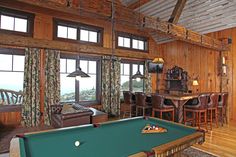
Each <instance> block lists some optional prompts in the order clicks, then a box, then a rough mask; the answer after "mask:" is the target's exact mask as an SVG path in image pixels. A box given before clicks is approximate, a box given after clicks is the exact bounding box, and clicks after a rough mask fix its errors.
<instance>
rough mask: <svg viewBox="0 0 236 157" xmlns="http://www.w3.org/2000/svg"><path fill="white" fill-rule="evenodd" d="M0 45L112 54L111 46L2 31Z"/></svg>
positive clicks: (119, 52)
mask: <svg viewBox="0 0 236 157" xmlns="http://www.w3.org/2000/svg"><path fill="white" fill-rule="evenodd" d="M0 37H1V38H0V45H6V46H19V47H32V48H42V49H45V48H47V49H56V50H61V51H66V52H76V53H86V54H88V53H89V54H97V55H112V52H111V48H105V47H101V46H94V45H88V44H83V43H80V44H78V43H70V42H63V41H55V40H46V39H36V38H32V37H23V36H18V35H12V34H5V33H1V32H0ZM115 55H116V56H118V57H127V58H138V59H153V58H155V57H156V56H155V55H151V54H149V53H143V52H133V51H132V50H131V51H129V50H120V49H116V50H115Z"/></svg>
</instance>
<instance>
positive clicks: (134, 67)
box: [132, 64, 138, 75]
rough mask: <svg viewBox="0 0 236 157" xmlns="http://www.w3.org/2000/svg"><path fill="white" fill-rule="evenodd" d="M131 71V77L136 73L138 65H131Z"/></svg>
mask: <svg viewBox="0 0 236 157" xmlns="http://www.w3.org/2000/svg"><path fill="white" fill-rule="evenodd" d="M132 69H133V71H132V75H134V74H136V72H137V71H138V65H137V64H133V68H132Z"/></svg>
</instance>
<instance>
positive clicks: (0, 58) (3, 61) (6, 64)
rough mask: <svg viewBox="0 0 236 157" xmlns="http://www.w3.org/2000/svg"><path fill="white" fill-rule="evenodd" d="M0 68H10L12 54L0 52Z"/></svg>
mask: <svg viewBox="0 0 236 157" xmlns="http://www.w3.org/2000/svg"><path fill="white" fill-rule="evenodd" d="M0 70H9V71H11V70H12V55H5V54H0Z"/></svg>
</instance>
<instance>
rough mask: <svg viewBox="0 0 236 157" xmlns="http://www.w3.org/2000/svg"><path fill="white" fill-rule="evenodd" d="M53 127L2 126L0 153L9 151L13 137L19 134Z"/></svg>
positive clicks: (0, 128) (0, 130)
mask: <svg viewBox="0 0 236 157" xmlns="http://www.w3.org/2000/svg"><path fill="white" fill-rule="evenodd" d="M50 129H52V127H49V126H44V127H32V128H25V127H21V126H18V127H14V126H8V127H4V126H0V154H2V153H6V152H9V147H10V141H11V139H12V138H13V137H14V136H15V135H17V134H22V133H27V132H34V131H41V130H50Z"/></svg>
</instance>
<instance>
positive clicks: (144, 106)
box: [135, 92, 152, 116]
mask: <svg viewBox="0 0 236 157" xmlns="http://www.w3.org/2000/svg"><path fill="white" fill-rule="evenodd" d="M135 100H136V101H135V102H136V116H138V111H139V109H141V110H142V113H143V116H145V115H146V112H145V111H147V110H148V109H149V110H151V109H152V106H150V105H149V103H147V102H146V95H145V94H144V93H143V92H136V93H135Z"/></svg>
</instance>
